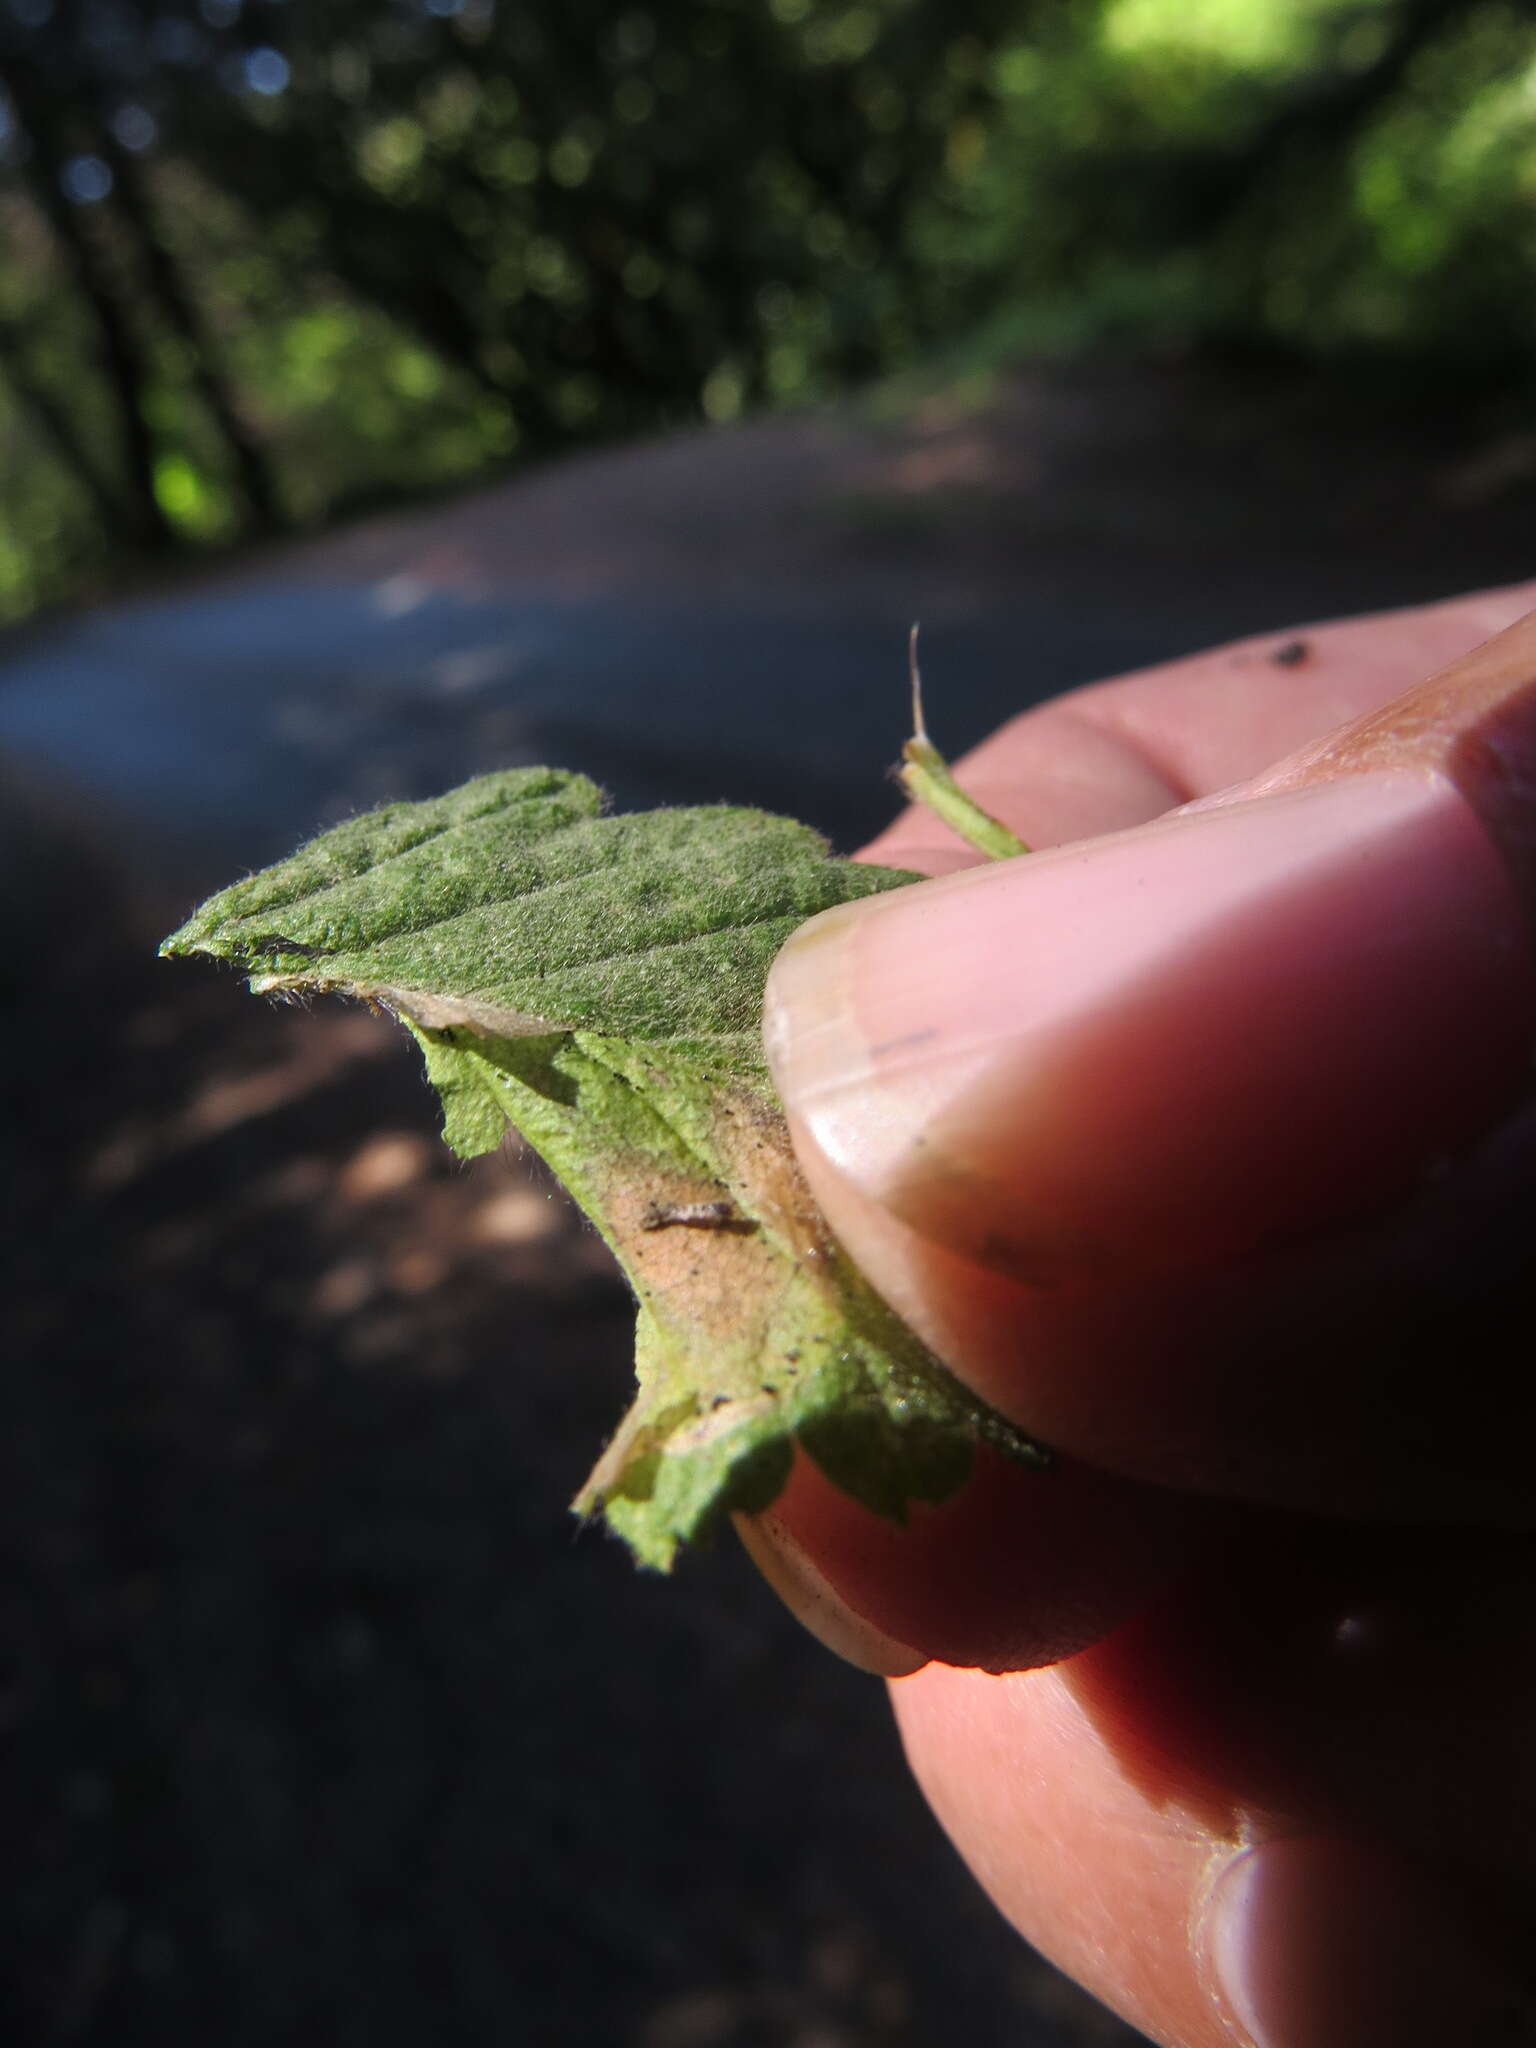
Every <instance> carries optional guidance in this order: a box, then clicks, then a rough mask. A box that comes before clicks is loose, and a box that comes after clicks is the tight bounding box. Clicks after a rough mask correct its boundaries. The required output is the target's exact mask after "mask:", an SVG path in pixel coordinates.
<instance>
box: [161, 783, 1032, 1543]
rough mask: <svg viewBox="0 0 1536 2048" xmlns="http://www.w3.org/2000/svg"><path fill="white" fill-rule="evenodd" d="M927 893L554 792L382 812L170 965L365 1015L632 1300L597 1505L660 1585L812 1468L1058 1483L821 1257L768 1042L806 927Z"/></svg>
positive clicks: (734, 832) (237, 903) (911, 1494)
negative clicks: (1002, 1457)
mask: <svg viewBox="0 0 1536 2048" xmlns="http://www.w3.org/2000/svg"><path fill="white" fill-rule="evenodd" d="M913 879H915V878H914V877H912V876H910V875H906V874H902V873H899V872H896V871H894V870H888V869H883V868H876V867H870V866H866V865H860V864H858V863H855V862H852V861H839V860H834V859H832V858H830V857H829V855H828V853H827V849H826V847H825V845H824V843H823V842H822V841H821V840H820V839H819V838H818V837H817V835H816V834H815V833H814V832H812V831H810V830H809V828H807V827H806V826H803V825H797V824H795V823H793V822H792V821H791V820H789V819H786V818H774V817H768V816H765V815H764V814H762V813H761V812H757V811H744V810H728V809H723V808H713V809H705V810H677V811H653V812H648V813H644V814H642V815H639V816H635V817H605V816H603V815H602V814H601V797H600V792H599V791H598V790H596V789H595V788H594V787H593V785H592V784H591V783H590V782H587V781H585V780H584V779H583V778H582V777H580V776H573V775H566V774H563V773H560V772H558V771H555V770H549V769H517V770H512V771H508V772H506V773H503V774H500V775H489V776H484V777H482V778H480V779H479V780H478V781H475V782H471V783H468V784H466V785H465V786H464V787H463V788H462V789H459V790H455V791H454V792H452V793H451V794H450V795H448V796H445V797H441V798H438V799H436V800H435V801H433V802H430V803H417V804H393V805H390V806H388V807H387V808H385V809H384V810H380V811H375V812H372V813H371V814H369V815H368V816H366V817H363V818H357V819H354V820H352V821H351V822H350V823H348V824H346V825H343V826H340V827H338V828H337V829H336V830H335V831H332V832H329V833H326V834H325V835H324V836H323V837H322V838H320V839H317V840H315V841H314V842H313V843H312V844H311V845H309V846H307V847H305V848H303V849H302V850H301V851H300V852H299V853H298V854H296V855H295V856H294V857H293V858H292V859H291V860H288V861H284V862H282V863H281V864H280V865H278V866H277V867H274V868H269V869H267V870H266V871H265V872H264V873H262V874H258V875H254V876H251V877H249V878H248V879H247V880H245V881H243V882H237V883H236V884H235V885H234V887H233V888H230V889H227V890H225V891H224V892H223V893H222V894H221V895H219V896H216V897H214V898H213V899H212V901H211V902H209V903H207V904H205V905H204V906H203V908H202V909H201V910H200V911H199V912H198V913H197V914H196V916H195V917H193V918H192V919H191V921H190V922H189V923H188V924H187V925H185V926H184V927H183V928H182V930H180V931H179V932H177V933H176V934H175V935H174V936H173V937H171V938H170V939H168V940H167V941H166V943H165V946H164V947H163V949H162V950H163V951H164V952H166V953H168V954H184V953H209V954H212V955H214V956H215V957H217V958H220V959H225V960H232V961H235V962H237V963H238V964H239V965H240V966H242V967H244V968H246V969H247V970H249V971H250V973H251V986H252V988H253V989H256V990H264V991H271V992H277V993H311V992H313V993H321V994H325V993H337V994H343V995H350V996H357V997H361V998H363V999H364V1000H366V1001H369V1002H372V1003H374V1004H377V1005H381V1006H384V1007H386V1008H388V1009H389V1010H390V1011H392V1012H393V1013H394V1014H395V1015H397V1016H398V1017H399V1018H400V1019H401V1020H402V1021H403V1022H404V1023H405V1024H406V1026H407V1027H408V1028H409V1029H410V1031H411V1032H412V1034H413V1035H414V1036H415V1038H416V1039H417V1041H418V1042H419V1043H420V1045H421V1047H422V1050H423V1053H424V1055H425V1058H426V1063H427V1071H428V1074H429V1075H430V1077H431V1079H432V1080H433V1082H434V1083H435V1085H436V1087H437V1089H438V1092H439V1094H440V1095H441V1097H442V1101H443V1107H444V1120H445V1135H446V1137H447V1139H448V1141H449V1143H450V1144H451V1145H452V1146H453V1147H454V1149H455V1150H456V1151H458V1152H459V1153H461V1154H462V1155H463V1156H465V1157H470V1156H472V1155H473V1154H475V1153H478V1152H485V1151H489V1150H491V1149H492V1148H493V1147H494V1146H495V1145H497V1144H498V1143H499V1142H500V1140H501V1138H502V1136H503V1135H504V1133H505V1131H506V1129H507V1126H508V1124H509V1123H510V1124H512V1125H514V1126H515V1127H516V1128H517V1129H518V1130H519V1131H520V1132H521V1133H522V1134H523V1136H524V1137H525V1138H526V1139H527V1140H528V1142H529V1143H530V1144H532V1145H533V1146H534V1147H535V1148H536V1149H537V1150H538V1151H539V1152H541V1153H542V1154H543V1155H544V1157H545V1158H546V1159H547V1160H548V1161H549V1163H550V1164H551V1166H553V1167H554V1169H555V1171H556V1172H557V1173H558V1174H559V1175H560V1177H561V1179H562V1180H563V1181H564V1182H565V1183H566V1185H567V1186H568V1187H569V1188H570V1190H571V1192H572V1193H573V1194H574V1195H575V1197H576V1198H577V1200H578V1201H579V1202H580V1203H581V1205H582V1207H583V1208H584V1209H585V1210H586V1212H587V1214H588V1215H589V1216H590V1217H591V1219H592V1221H593V1222H594V1223H595V1224H596V1225H597V1227H598V1229H599V1230H600V1231H601V1232H602V1233H603V1235H604V1237H605V1238H606V1239H607V1241H608V1243H609V1244H610V1245H611V1246H612V1248H613V1250H614V1252H615V1254H616V1255H617V1257H618V1258H619V1260H620V1263H621V1264H622V1265H623V1267H624V1270H625V1272H626V1274H627V1275H628V1277H629V1280H630V1282H631V1284H632V1285H633V1287H634V1291H635V1298H636V1304H637V1329H636V1364H637V1370H638V1374H639V1381H640V1388H639V1393H638V1396H637V1399H636V1402H635V1405H634V1407H633V1408H632V1409H631V1411H630V1413H629V1415H628V1416H627V1417H626V1419H625V1421H624V1422H623V1424H622V1425H621V1427H620V1429H619V1431H618V1433H617V1435H616V1436H615V1438H614V1440H613V1442H612V1443H611V1444H610V1445H609V1447H608V1450H607V1451H606V1452H605V1454H604V1456H603V1458H602V1459H601V1460H600V1462H599V1464H598V1466H597V1468H596V1470H595V1471H594V1472H593V1474H592V1476H591V1478H590V1479H589V1480H588V1482H587V1485H586V1486H585V1488H584V1489H583V1490H582V1493H581V1495H580V1496H579V1498H578V1502H577V1506H578V1508H579V1509H580V1510H581V1511H582V1512H583V1513H592V1512H596V1511H598V1510H601V1511H602V1512H603V1513H604V1514H605V1515H606V1517H607V1519H608V1521H609V1523H610V1525H611V1526H612V1527H613V1528H614V1529H616V1530H617V1531H618V1533H619V1534H621V1535H622V1536H623V1537H624V1538H625V1539H626V1540H627V1541H628V1542H629V1544H630V1545H631V1547H632V1549H633V1550H634V1552H635V1554H636V1556H637V1557H638V1558H639V1559H640V1560H641V1561H642V1562H643V1563H646V1564H651V1565H655V1566H658V1567H661V1568H663V1569H665V1568H666V1567H667V1566H669V1565H670V1564H671V1562H672V1558H673V1555H674V1553H675V1551H676V1549H677V1547H678V1545H679V1544H681V1543H685V1542H687V1541H689V1540H690V1539H691V1538H693V1537H694V1536H696V1535H698V1534H699V1533H700V1532H701V1531H703V1530H705V1529H707V1528H708V1527H709V1525H710V1524H711V1523H712V1522H713V1521H714V1520H715V1519H716V1518H717V1517H718V1516H719V1515H720V1514H721V1513H723V1512H728V1511H733V1510H741V1509H752V1508H760V1507H764V1506H766V1505H767V1504H768V1503H769V1502H770V1501H771V1500H772V1499H773V1497H774V1495H775V1494H776V1493H777V1491H778V1489H779V1487H780V1486H781V1485H782V1484H783V1482H784V1479H785V1478H786V1476H787V1474H788V1471H789V1465H790V1459H791V1455H792V1450H793V1446H794V1445H795V1444H796V1443H798V1444H800V1445H801V1446H802V1447H803V1448H804V1449H805V1450H806V1451H807V1453H808V1454H809V1455H810V1456H811V1457H812V1458H814V1459H815V1460H816V1461H817V1463H818V1464H820V1465H821V1466H822V1468H823V1469H824V1470H825V1471H826V1472H827V1473H828V1474H829V1476H830V1477H831V1478H832V1479H833V1480H834V1481H835V1482H836V1483H837V1484H838V1485H840V1486H842V1487H844V1488H845V1489H846V1490H847V1491H848V1492H850V1493H851V1494H853V1495H854V1496H855V1497H856V1498H857V1499H859V1500H861V1501H863V1502H864V1503H865V1504H866V1505H867V1506H869V1507H871V1508H873V1509H875V1510H876V1511H877V1512H879V1513H882V1514H886V1515H890V1516H894V1517H896V1518H898V1519H899V1518H900V1517H901V1516H902V1515H903V1514H904V1513H905V1511H906V1508H907V1505H908V1503H909V1502H910V1501H913V1500H938V1499H942V1498H944V1497H945V1496H946V1495H948V1494H949V1493H951V1492H953V1491H954V1490H955V1488H956V1487H958V1486H959V1485H960V1484H961V1483H962V1481H963V1480H964V1478H965V1476H966V1474H967V1472H968V1471H969V1468H970V1462H971V1458H972V1455H973V1452H974V1448H975V1445H976V1443H977V1442H978V1441H980V1440H983V1439H984V1440H986V1441H988V1442H991V1443H994V1444H997V1445H999V1446H1001V1447H1003V1448H1005V1449H1007V1450H1009V1451H1011V1452H1013V1453H1014V1454H1015V1455H1017V1456H1019V1457H1022V1458H1025V1459H1027V1460H1030V1461H1035V1462H1038V1460H1039V1459H1040V1457H1041V1455H1042V1454H1041V1453H1040V1452H1039V1451H1038V1449H1037V1448H1036V1447H1035V1446H1034V1445H1032V1444H1030V1443H1029V1442H1028V1441H1027V1440H1026V1439H1024V1438H1023V1437H1021V1436H1020V1435H1019V1433H1018V1432H1017V1431H1016V1430H1014V1429H1012V1427H1011V1426H1010V1425H1008V1424H1007V1423H1005V1422H1004V1421H1003V1420H1002V1419H1001V1418H1000V1417H998V1416H996V1415H994V1414H992V1413H991V1412H990V1411H989V1410H987V1409H985V1408H984V1407H983V1406H982V1405H981V1404H979V1403H978V1402H977V1401H976V1400H975V1399H974V1398H973V1397H972V1396H970V1395H968V1394H967V1393H965V1392H964V1391H963V1390H962V1389H961V1388H960V1387H959V1386H958V1385H957V1384H956V1383H955V1382H954V1381H953V1380H952V1379H951V1378H950V1377H949V1375H948V1374H947V1373H946V1372H945V1371H944V1370H943V1368H942V1367H941V1366H939V1365H938V1364H937V1362H936V1361H935V1360H933V1359H932V1358H931V1357H929V1355H928V1354H927V1353H926V1352H925V1351H924V1350H923V1349H922V1347H921V1346H920V1345H919V1344H918V1343H917V1341H916V1339H915V1338H913V1337H912V1335H911V1333H910V1332H909V1331H907V1330H906V1329H904V1328H903V1326H902V1325H901V1324H900V1323H899V1322H898V1321H897V1320H896V1318H895V1317H894V1316H893V1315H892V1314H891V1313H890V1311H889V1310H888V1309H887V1308H886V1307H885V1306H884V1304H883V1303H882V1302H881V1301H880V1300H879V1298H878V1297H877V1296H876V1295H875V1294H874V1293H873V1292H872V1291H871V1290H870V1288H869V1287H868V1286H867V1285H866V1284H865V1283H864V1281H863V1280H862V1279H861V1278H860V1276H859V1275H858V1273H857V1272H855V1271H854V1269H853V1268H852V1267H851V1265H850V1264H849V1263H848V1261H847V1260H846V1258H845V1257H844V1256H843V1254H842V1253H841V1251H840V1250H839V1249H838V1247H837V1246H836V1244H835V1243H833V1241H832V1240H831V1238H830V1237H829V1235H828V1233H827V1231H826V1228H825V1226H824V1225H823V1223H822V1221H821V1219H820V1217H819V1215H818V1214H817V1212H816V1209H815V1206H814V1204H813V1203H812V1201H811V1199H810V1195H809V1193H808V1191H807V1190H806V1188H805V1185H804V1183H803V1181H802V1180H801V1178H800V1175H799V1172H798V1169H797V1167H796V1165H795V1160H794V1155H793V1153H792V1151H791V1149H790V1146H789V1140H788V1136H787V1133H786V1131H785V1129H784V1123H783V1117H782V1114H781V1112H780V1110H779V1106H778V1103H777V1101H776V1100H775V1098H774V1095H773V1090H772V1086H771V1084H770V1082H769V1079H768V1075H767V1070H766V1067H765V1064H764V1060H763V1055H762V1049H761V1044H760V1039H759V1018H760V1014H761V1009H762V996H763V984H764V981H765V978H766V976H767V972H768V968H769V965H770V963H771V962H772V960H773V956H774V954H775V953H776V952H777V951H778V949H779V947H780V946H781V945H782V944H783V942H784V940H785V939H786V938H787V937H788V936H789V934H790V932H791V931H793V930H794V929H795V927H796V926H797V925H799V924H800V923H802V922H803V921H804V920H805V919H806V918H807V917H810V916H812V915H814V914H815V913H816V912H817V911H819V910H824V909H827V908H830V907H831V906H832V905H834V904H837V903H844V902H848V901H850V900H852V899H854V898H856V897H860V896H867V895H871V894H873V893H876V892H878V891H880V890H884V889H891V888H898V887H900V886H902V884H904V883H906V882H909V881H911V880H913Z"/></svg>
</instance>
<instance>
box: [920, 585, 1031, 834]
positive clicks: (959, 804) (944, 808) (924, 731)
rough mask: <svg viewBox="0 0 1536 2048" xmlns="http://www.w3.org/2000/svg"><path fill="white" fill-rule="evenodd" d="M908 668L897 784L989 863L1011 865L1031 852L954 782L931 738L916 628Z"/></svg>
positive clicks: (947, 766) (998, 820)
mask: <svg viewBox="0 0 1536 2048" xmlns="http://www.w3.org/2000/svg"><path fill="white" fill-rule="evenodd" d="M907 669H908V673H909V674H910V676H911V678H912V737H911V739H909V740H908V741H907V743H906V744H905V746H904V747H903V748H902V750H901V761H902V765H901V767H900V768H899V769H898V770H897V780H898V781H899V782H900V784H901V786H902V788H903V789H904V790H905V791H906V793H907V795H908V796H909V797H910V798H911V799H912V801H913V803H915V804H923V805H925V806H926V807H927V809H929V810H930V811H932V812H933V814H934V816H935V817H936V818H938V819H939V820H940V821H941V822H942V823H943V824H945V825H947V826H948V827H949V829H950V831H951V832H957V833H958V834H959V835H960V837H961V838H962V839H963V840H964V841H965V842H966V844H967V845H968V846H974V847H975V849H976V851H977V852H978V853H982V854H985V855H986V857H987V859H988V860H1011V859H1012V858H1013V856H1014V855H1015V854H1018V853H1028V851H1029V848H1028V847H1027V846H1026V845H1025V844H1024V841H1023V840H1022V839H1020V838H1019V836H1018V834H1017V833H1016V832H1012V831H1010V830H1009V828H1008V827H1007V826H1006V825H1005V824H1003V822H1002V821H1001V819H998V818H994V817H993V816H992V814H991V813H990V812H989V811H984V810H983V809H982V807H981V805H980V804H979V803H977V802H976V801H975V799H974V798H973V797H969V796H967V795H966V793H965V791H964V790H963V789H962V788H961V787H960V785H959V783H958V782H956V780H955V778H954V775H953V773H952V771H951V769H950V766H949V763H948V762H947V761H946V760H945V759H944V756H943V755H942V754H941V753H940V752H939V750H938V748H937V747H936V746H935V745H934V744H933V741H932V740H931V739H929V737H928V728H927V726H926V725H925V724H924V722H923V679H922V675H921V672H920V671H919V669H918V665H917V627H916V626H915V625H914V626H913V628H912V630H911V632H910V633H909V634H908V636H907Z"/></svg>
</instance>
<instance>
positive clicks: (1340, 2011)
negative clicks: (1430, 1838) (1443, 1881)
mask: <svg viewBox="0 0 1536 2048" xmlns="http://www.w3.org/2000/svg"><path fill="white" fill-rule="evenodd" d="M1462 1912H1463V1909H1462V1907H1461V1905H1460V1904H1459V1902H1458V1901H1457V1900H1455V1899H1453V1898H1450V1897H1442V1896H1440V1895H1439V1894H1437V1893H1436V1892H1434V1891H1433V1890H1432V1889H1430V1888H1428V1887H1426V1886H1421V1884H1420V1882H1419V1880H1418V1879H1417V1878H1416V1877H1414V1876H1413V1875H1412V1874H1410V1873H1406V1872H1404V1871H1403V1870H1402V1869H1401V1867H1400V1866H1398V1865H1397V1864H1395V1863H1393V1862H1391V1861H1390V1860H1388V1859H1386V1858H1382V1857H1378V1856H1376V1855H1374V1854H1372V1853H1370V1852H1367V1851H1365V1850H1362V1849H1358V1848H1356V1847H1355V1846H1354V1845H1353V1844H1350V1843H1346V1842H1336V1841H1329V1840H1323V1839H1317V1838H1304V1839H1295V1840H1288V1841H1273V1842H1266V1843H1263V1844H1261V1845H1259V1846H1258V1847H1256V1848H1252V1849H1246V1850H1244V1851H1243V1852H1242V1853H1241V1854H1240V1855H1239V1856H1237V1857H1236V1858H1235V1860H1234V1861H1233V1862H1232V1863H1231V1864H1230V1865H1229V1866H1228V1867H1227V1869H1226V1870H1225V1871H1224V1872H1223V1873H1222V1875H1221V1876H1220V1877H1219V1878H1218V1880H1217V1882H1216V1884H1215V1886H1214V1887H1213V1889H1212V1891H1211V1893H1210V1895H1209V1898H1208V1901H1207V1903H1206V1907H1205V1911H1204V1914H1203V1916H1202V1920H1201V1924H1200V1926H1199V1927H1198V1928H1197V1930H1196V1933H1195V1954H1196V1958H1197V1962H1198V1965H1199V1966H1200V1967H1201V1968H1202V1969H1203V1971H1204V1973H1205V1975H1206V1976H1207V1978H1208V1980H1209V1981H1210V1983H1211V1985H1212V1987H1213V1990H1214V1992H1215V1995H1216V1998H1217V2000H1218V2002H1219V2003H1220V2004H1221V2005H1222V2006H1223V2007H1224V2008H1225V2012H1226V2015H1227V2016H1228V2017H1229V2019H1230V2020H1232V2021H1235V2022H1236V2024H1237V2025H1238V2026H1239V2027H1240V2028H1241V2029H1242V2031H1243V2033H1244V2035H1245V2036H1246V2038H1247V2040H1248V2041H1249V2042H1250V2043H1251V2044H1252V2048H1386V2044H1388V2043H1390V2044H1391V2048H1447V2044H1448V2043H1451V2042H1459V2041H1465V2042H1476V2043H1477V2044H1478V2048H1517V2044H1518V2048H1530V2044H1531V2042H1532V2041H1533V2039H1536V2032H1533V2029H1536V2005H1533V2003H1532V1999H1531V1986H1530V1985H1529V1984H1522V1983H1521V1982H1520V1980H1519V1979H1518V1978H1517V1977H1516V1976H1515V1975H1514V1974H1513V1973H1512V1971H1511V1970H1510V1969H1509V1968H1507V1967H1506V1965H1505V1964H1504V1962H1503V1961H1502V1960H1501V1959H1500V1958H1499V1957H1497V1956H1495V1955H1494V1954H1492V1953H1490V1952H1489V1951H1487V1950H1485V1949H1484V1948H1483V1947H1482V1945H1481V1944H1480V1943H1479V1942H1478V1941H1477V1940H1476V1939H1475V1937H1474V1936H1473V1935H1472V1934H1471V1932H1470V1930H1469V1929H1468V1928H1466V1927H1465V1926H1464V1925H1463V1924H1462Z"/></svg>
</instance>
